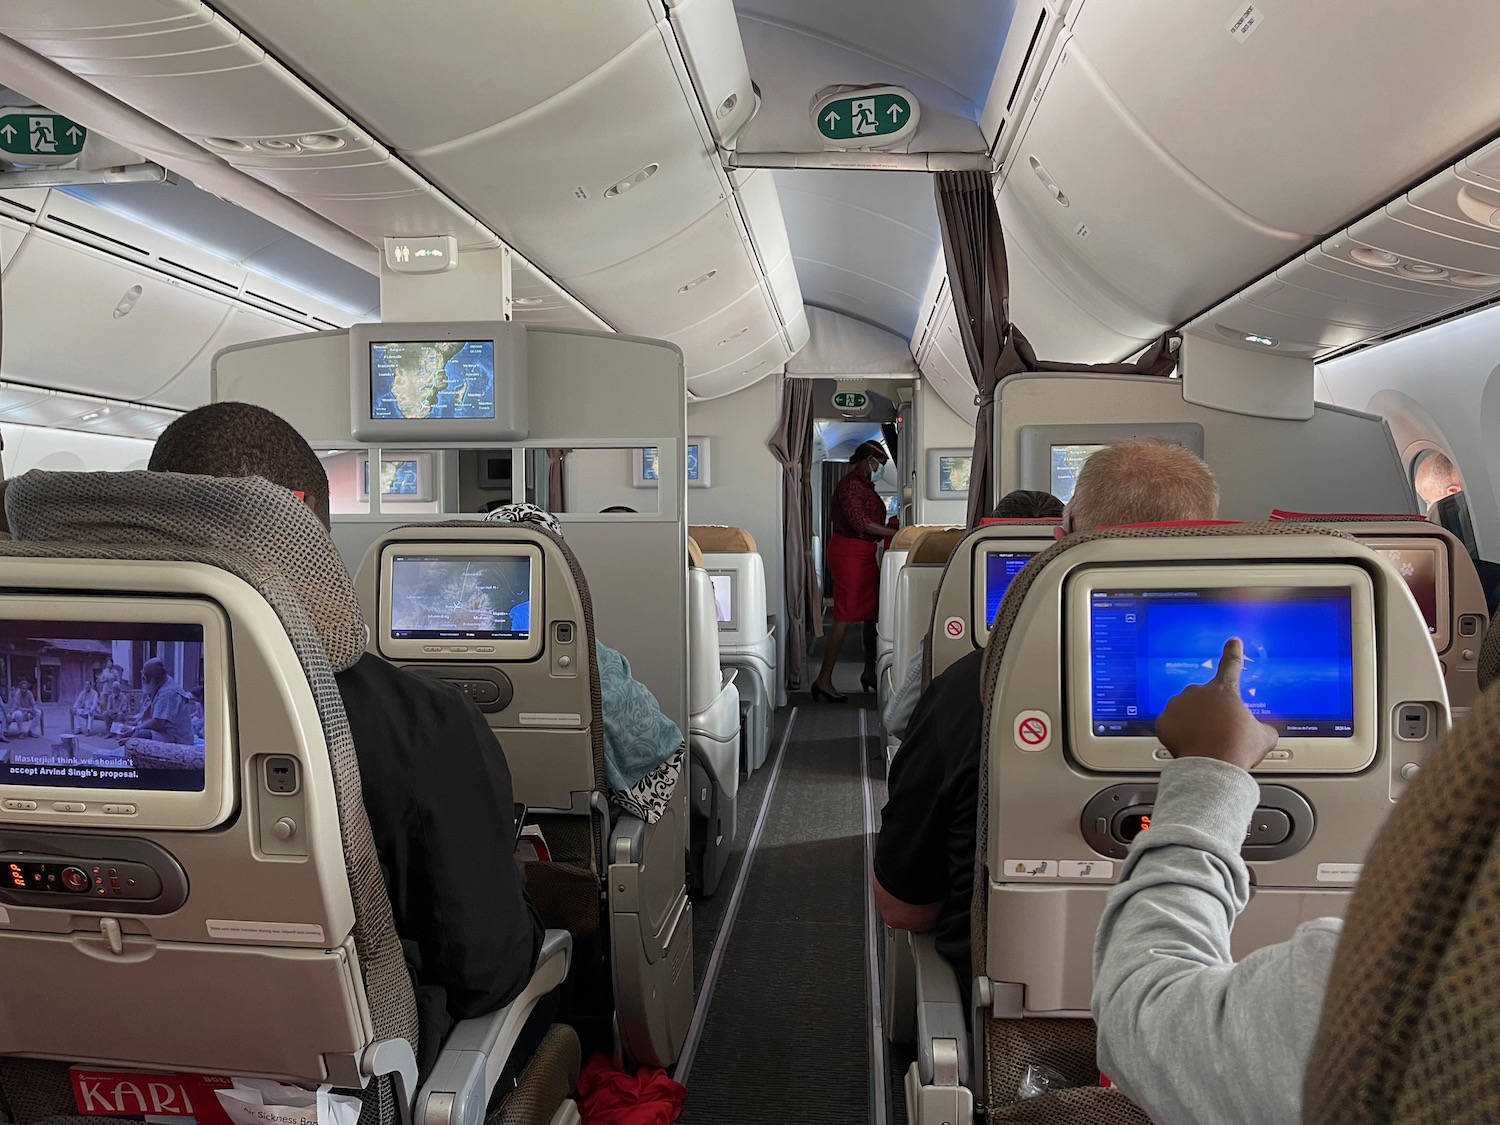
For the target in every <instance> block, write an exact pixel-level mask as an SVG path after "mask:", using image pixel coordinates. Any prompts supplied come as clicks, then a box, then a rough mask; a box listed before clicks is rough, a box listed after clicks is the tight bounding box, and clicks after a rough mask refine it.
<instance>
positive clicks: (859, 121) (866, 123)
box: [817, 92, 912, 141]
mask: <svg viewBox="0 0 1500 1125" xmlns="http://www.w3.org/2000/svg"><path fill="white" fill-rule="evenodd" d="M911 120H912V103H911V98H910V97H909V96H908V95H906V94H898V93H894V92H881V93H873V92H871V93H863V94H855V95H852V96H850V97H844V98H834V99H833V100H832V101H829V102H825V103H823V104H822V105H821V106H819V107H818V122H817V124H818V132H819V133H821V134H822V135H823V137H824V138H825V139H827V140H830V141H860V140H866V139H869V138H872V137H889V136H893V135H895V134H897V133H900V132H902V131H903V130H907V129H908V127H909V126H910V124H911Z"/></svg>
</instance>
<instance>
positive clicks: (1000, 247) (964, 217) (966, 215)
mask: <svg viewBox="0 0 1500 1125" xmlns="http://www.w3.org/2000/svg"><path fill="white" fill-rule="evenodd" d="M936 181H937V210H938V226H939V227H940V228H941V230H942V234H943V260H944V262H945V263H946V264H947V267H948V289H949V291H950V292H951V293H952V294H953V313H954V316H955V318H956V319H957V321H958V334H959V336H960V338H962V340H963V345H964V355H965V356H966V357H967V358H968V360H969V375H970V377H971V378H972V379H973V380H974V389H975V391H976V392H977V393H976V394H975V396H974V404H975V405H976V406H978V407H979V416H978V417H977V418H976V419H975V420H974V460H973V462H972V464H971V467H970V469H969V513H968V523H969V526H970V527H978V526H979V521H980V520H981V519H982V518H984V517H985V516H987V515H989V509H990V507H991V506H992V505H993V503H994V498H993V494H994V489H995V473H994V466H993V465H992V464H991V453H992V450H993V448H994V434H995V388H996V387H998V386H999V385H1000V380H1001V379H1003V378H1005V377H1006V376H1007V375H1013V374H1015V373H1016V372H1017V371H1022V370H1025V367H1024V365H1023V364H1022V363H1021V362H1020V359H1019V357H1018V356H1016V355H1015V353H1014V349H1013V348H1011V347H1009V346H1008V345H1009V344H1010V342H1011V341H1010V274H1009V271H1008V270H1007V269H1006V264H1005V235H1004V234H1003V233H1002V232H1001V230H1000V214H999V212H998V211H996V210H995V195H994V186H993V184H992V182H991V180H990V175H989V173H988V172H979V171H971V172H939V173H938V174H937V176H936Z"/></svg>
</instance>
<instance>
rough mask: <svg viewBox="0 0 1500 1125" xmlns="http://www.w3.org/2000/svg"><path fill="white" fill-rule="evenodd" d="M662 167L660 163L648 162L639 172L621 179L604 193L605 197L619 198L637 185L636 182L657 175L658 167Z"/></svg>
mask: <svg viewBox="0 0 1500 1125" xmlns="http://www.w3.org/2000/svg"><path fill="white" fill-rule="evenodd" d="M660 167H661V165H660V164H647V165H646V166H645V167H644V168H642V169H641V170H640V171H639V172H636V173H634V174H633V175H630V176H626V177H625V178H624V179H623V180H621V181H620V182H619V183H617V184H616V185H615V186H614V187H612V188H610V189H609V190H607V191H606V192H605V193H604V197H605V198H606V199H617V198H619V197H620V196H622V195H624V194H625V193H626V192H627V191H629V190H630V189H631V188H633V187H635V185H636V184H643V183H645V182H646V181H647V180H649V179H650V178H651V177H652V176H654V175H656V170H657V169H658V168H660Z"/></svg>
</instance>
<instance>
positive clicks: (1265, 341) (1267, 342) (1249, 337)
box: [1245, 332, 1281, 348]
mask: <svg viewBox="0 0 1500 1125" xmlns="http://www.w3.org/2000/svg"><path fill="white" fill-rule="evenodd" d="M1280 342H1281V341H1279V340H1273V339H1271V337H1269V336H1257V335H1256V334H1255V333H1253V332H1247V333H1245V343H1247V344H1259V345H1260V346H1261V347H1263V348H1274V347H1275V346H1276V345H1277V344H1279V343H1280Z"/></svg>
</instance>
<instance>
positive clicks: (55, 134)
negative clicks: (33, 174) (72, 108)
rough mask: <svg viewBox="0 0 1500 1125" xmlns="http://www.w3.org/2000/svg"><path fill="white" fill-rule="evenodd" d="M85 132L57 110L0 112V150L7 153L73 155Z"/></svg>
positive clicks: (77, 149) (78, 150)
mask: <svg viewBox="0 0 1500 1125" xmlns="http://www.w3.org/2000/svg"><path fill="white" fill-rule="evenodd" d="M88 135H89V132H88V130H87V129H85V128H84V127H83V126H82V125H79V124H78V123H77V122H76V121H70V120H68V119H67V118H66V117H64V116H63V115H62V114H60V113H47V112H36V113H7V114H3V115H0V153H4V154H5V155H7V156H77V155H78V154H79V153H80V152H82V151H83V142H84V140H85V139H87V137H88Z"/></svg>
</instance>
